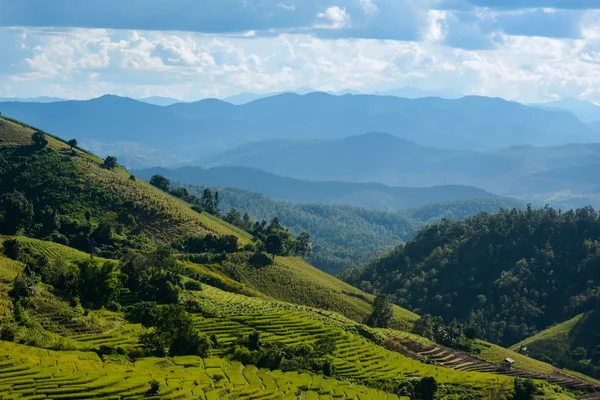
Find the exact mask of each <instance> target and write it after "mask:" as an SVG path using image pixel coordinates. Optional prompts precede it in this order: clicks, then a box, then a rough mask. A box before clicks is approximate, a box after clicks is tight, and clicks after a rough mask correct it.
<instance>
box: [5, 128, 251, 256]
mask: <svg viewBox="0 0 600 400" xmlns="http://www.w3.org/2000/svg"><path fill="white" fill-rule="evenodd" d="M36 130H37V129H34V128H31V127H29V126H27V125H25V124H22V123H20V122H18V121H13V120H9V119H6V118H0V148H5V149H6V148H15V147H22V146H28V145H31V144H32V141H31V135H32V134H33V133H34V132H35V131H36ZM46 138H47V140H48V147H49V148H51V149H52V150H54V151H56V152H58V153H59V154H61V155H62V159H61V160H62V162H65V163H76V164H77V165H78V166H79V168H77V174H78V177H77V183H78V184H77V186H78V187H73V188H72V189H73V190H74V191H75V192H77V191H82V190H83V191H85V190H94V189H92V184H94V185H100V187H101V188H102V189H103V190H105V191H106V192H107V193H110V195H112V196H115V198H116V199H119V200H121V201H122V202H125V203H127V204H129V205H130V207H131V208H132V209H134V210H143V212H140V213H139V217H140V220H139V221H138V222H139V225H140V233H142V234H144V235H146V236H148V237H149V238H150V239H151V240H152V241H154V242H156V243H158V244H165V243H169V242H171V241H173V240H175V239H177V238H179V237H181V236H184V235H189V234H203V233H207V232H213V233H216V234H218V235H235V236H237V237H238V239H239V243H240V244H241V245H244V244H247V243H249V241H250V236H249V235H248V234H246V233H243V232H242V231H240V230H239V229H234V228H233V227H230V226H226V225H225V224H224V223H222V222H220V221H218V220H215V218H213V217H210V216H208V215H205V214H198V213H197V212H195V211H193V210H192V209H191V208H190V207H189V206H188V205H187V204H185V203H184V202H183V201H181V200H179V199H177V198H175V197H173V196H170V195H168V194H166V193H164V192H162V191H161V190H159V189H157V188H155V187H153V186H151V185H149V184H147V183H146V182H143V181H140V180H137V179H136V180H132V179H130V174H129V173H128V172H127V171H125V170H124V169H122V168H116V169H114V170H107V169H105V168H101V165H102V160H101V159H99V158H98V157H95V156H93V155H91V154H89V153H87V152H85V151H82V150H79V149H75V150H74V151H73V152H72V151H71V150H70V147H69V146H68V145H67V144H66V143H65V142H64V141H62V139H59V138H56V137H54V136H51V135H49V134H46ZM95 187H97V186H94V188H95Z"/></svg>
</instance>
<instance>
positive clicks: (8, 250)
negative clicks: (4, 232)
mask: <svg viewBox="0 0 600 400" xmlns="http://www.w3.org/2000/svg"><path fill="white" fill-rule="evenodd" d="M2 247H3V249H2V251H3V253H4V255H5V256H6V257H8V258H10V259H11V260H17V259H19V255H20V254H21V245H20V244H19V241H18V240H17V239H9V240H5V241H4V243H3V245H2Z"/></svg>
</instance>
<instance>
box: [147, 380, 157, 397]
mask: <svg viewBox="0 0 600 400" xmlns="http://www.w3.org/2000/svg"><path fill="white" fill-rule="evenodd" d="M159 391H160V382H159V381H157V380H156V379H152V380H151V381H150V389H148V391H147V392H146V395H148V396H158V392H159Z"/></svg>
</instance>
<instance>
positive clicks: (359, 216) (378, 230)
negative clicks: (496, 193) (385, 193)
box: [185, 185, 515, 274]
mask: <svg viewBox="0 0 600 400" xmlns="http://www.w3.org/2000/svg"><path fill="white" fill-rule="evenodd" d="M185 188H186V189H187V190H188V191H189V192H190V193H193V194H195V195H197V196H201V195H202V194H203V193H204V189H205V187H204V186H199V185H185ZM213 189H214V188H213ZM215 190H216V189H215ZM218 191H219V194H220V210H221V212H222V213H223V214H224V215H225V214H227V213H228V212H229V211H230V210H231V209H232V208H235V209H236V210H238V211H239V212H240V213H241V214H244V213H248V214H249V215H250V216H251V217H252V218H253V219H256V220H270V219H272V218H273V217H274V216H278V217H279V219H280V220H281V223H282V224H283V225H285V226H287V227H288V228H290V229H291V230H292V232H294V233H295V234H297V235H299V234H301V233H302V232H309V233H310V235H311V239H312V242H313V249H312V255H311V257H310V262H311V264H313V265H314V266H316V267H318V268H319V269H321V270H324V271H327V272H329V273H332V274H337V273H339V272H340V271H341V269H342V268H344V267H348V266H358V265H361V264H364V263H366V262H368V261H370V260H372V259H373V258H374V257H377V256H380V255H383V254H385V253H386V252H388V251H390V250H392V249H393V247H394V246H396V245H398V243H401V242H403V241H406V240H408V239H410V238H411V237H412V235H413V234H414V233H415V232H416V231H417V230H418V229H419V228H420V227H421V226H423V225H424V224H425V223H429V222H433V221H437V220H439V219H441V218H443V217H450V218H465V217H467V216H470V215H473V214H477V213H479V212H481V211H489V212H495V211H498V210H499V209H501V208H502V207H508V206H511V205H513V204H515V203H514V202H513V201H510V200H504V199H495V198H492V199H480V200H465V201H456V202H444V203H433V204H429V205H426V206H423V207H419V208H415V209H410V210H405V211H403V212H401V213H387V212H381V211H373V210H367V209H364V208H359V207H352V206H344V205H326V204H316V203H311V204H298V203H291V202H286V201H279V200H273V199H271V198H269V197H267V196H264V195H262V194H259V193H254V192H249V191H246V190H242V189H235V188H218Z"/></svg>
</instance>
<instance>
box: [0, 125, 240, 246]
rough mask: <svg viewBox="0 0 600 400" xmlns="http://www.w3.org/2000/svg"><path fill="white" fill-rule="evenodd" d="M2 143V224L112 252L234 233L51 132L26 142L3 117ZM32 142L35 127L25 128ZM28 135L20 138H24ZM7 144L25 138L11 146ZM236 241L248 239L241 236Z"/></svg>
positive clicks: (17, 128) (14, 230) (15, 230)
mask: <svg viewBox="0 0 600 400" xmlns="http://www.w3.org/2000/svg"><path fill="white" fill-rule="evenodd" d="M2 124H3V127H4V132H5V136H8V133H7V131H8V129H9V128H10V127H13V128H14V129H15V134H14V139H13V140H12V141H8V140H7V141H6V142H4V141H3V142H2V143H0V146H2V147H1V148H2V152H1V154H0V192H1V193H3V194H2V195H1V196H0V231H1V232H3V233H7V234H15V233H23V234H25V235H27V236H29V237H37V238H44V239H47V240H52V241H55V242H57V243H62V244H68V245H69V246H71V247H74V248H77V249H80V250H84V251H86V252H93V253H96V254H99V255H102V256H107V257H114V256H118V255H120V254H122V252H123V250H124V249H126V248H137V249H147V248H152V247H155V246H156V245H157V244H165V243H169V242H171V241H173V240H175V239H177V238H180V237H182V236H184V235H186V234H206V233H208V232H211V231H212V232H213V233H216V234H219V235H222V234H231V235H234V236H239V233H237V232H235V231H231V230H229V229H228V228H227V227H225V226H223V225H220V224H216V223H214V221H212V220H211V219H209V218H207V217H206V216H205V215H202V214H198V213H197V212H194V211H193V210H191V209H190V208H189V207H188V206H187V205H186V204H185V203H183V202H182V201H180V200H178V199H176V198H173V197H171V196H168V195H165V194H163V193H162V192H161V191H159V190H156V189H154V188H152V187H151V186H149V185H147V184H145V183H144V182H139V181H131V180H129V179H128V178H129V175H128V174H127V173H126V172H125V171H124V170H122V169H120V168H116V167H114V166H112V163H110V162H109V164H111V165H110V167H112V169H106V168H102V166H103V165H104V166H106V164H105V163H103V162H102V161H101V160H99V159H96V158H95V157H92V156H90V155H88V154H87V153H83V152H81V151H79V150H74V151H71V148H70V147H69V146H68V145H67V144H65V143H63V142H60V141H58V140H56V139H54V138H52V137H51V136H49V135H44V137H45V138H46V139H44V140H47V142H48V145H46V146H43V147H41V148H40V147H39V145H27V143H26V142H25V139H24V138H23V136H25V135H26V133H27V131H28V129H23V127H22V126H20V125H18V124H16V123H13V122H11V121H8V120H4V119H3V120H2ZM29 132H30V133H29V134H30V142H29V143H31V140H32V139H31V138H32V137H33V133H34V132H35V131H33V130H29ZM23 142H25V143H23ZM11 143H23V144H25V145H24V146H20V147H14V146H13V145H11ZM240 242H241V244H244V243H247V242H248V239H246V237H240Z"/></svg>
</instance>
